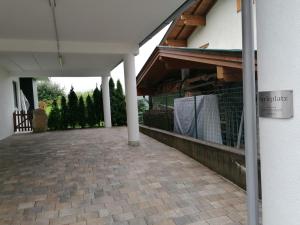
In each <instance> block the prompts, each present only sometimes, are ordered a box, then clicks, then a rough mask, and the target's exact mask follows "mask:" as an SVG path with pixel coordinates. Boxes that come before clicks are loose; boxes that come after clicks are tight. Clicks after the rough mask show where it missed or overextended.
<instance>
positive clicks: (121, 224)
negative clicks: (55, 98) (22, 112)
mask: <svg viewBox="0 0 300 225" xmlns="http://www.w3.org/2000/svg"><path fill="white" fill-rule="evenodd" d="M126 132H127V130H126V128H113V129H85V130H72V131H64V132H48V133H44V134H26V135H15V136H12V137H10V138H8V139H6V140H4V141H0V224H1V225H2V224H5V225H9V224H13V225H25V224H30V225H32V224H41V225H44V224H50V225H54V224H55V225H58V224H69V225H75V224H76V225H92V224H114V225H146V224H147V225H154V224H159V225H185V224H189V225H223V224H227V225H237V224H245V210H246V206H245V194H244V192H242V191H241V190H240V189H239V188H237V187H235V186H234V185H232V184H231V183H229V182H227V181H225V180H223V179H222V178H221V177H219V176H218V175H216V174H215V173H214V172H212V171H210V170H209V169H207V168H206V167H204V166H202V165H201V164H199V163H198V162H196V161H194V160H193V159H191V158H189V157H187V156H185V155H184V154H182V153H181V152H179V151H177V150H175V149H173V148H170V147H168V146H166V145H164V144H161V143H159V142H157V141H155V140H153V139H151V138H149V137H147V136H144V135H141V146H139V147H129V146H128V145H127V133H126Z"/></svg>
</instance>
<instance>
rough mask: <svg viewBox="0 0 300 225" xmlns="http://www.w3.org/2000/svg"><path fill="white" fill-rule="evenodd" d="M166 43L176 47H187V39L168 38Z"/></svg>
mask: <svg viewBox="0 0 300 225" xmlns="http://www.w3.org/2000/svg"><path fill="white" fill-rule="evenodd" d="M166 44H167V45H168V46H174V47H186V46H187V41H186V40H174V39H168V40H166Z"/></svg>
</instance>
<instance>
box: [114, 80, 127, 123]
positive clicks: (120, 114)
mask: <svg viewBox="0 0 300 225" xmlns="http://www.w3.org/2000/svg"><path fill="white" fill-rule="evenodd" d="M114 95H115V101H116V102H117V104H115V107H116V115H115V116H116V123H117V125H118V126H123V125H126V122H127V118H126V102H125V96H124V93H123V88H122V84H121V82H120V80H118V81H117V88H116V90H115V93H114Z"/></svg>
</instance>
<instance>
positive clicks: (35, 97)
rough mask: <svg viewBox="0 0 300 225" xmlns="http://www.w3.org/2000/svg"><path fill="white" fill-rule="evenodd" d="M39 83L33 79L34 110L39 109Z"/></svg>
mask: <svg viewBox="0 0 300 225" xmlns="http://www.w3.org/2000/svg"><path fill="white" fill-rule="evenodd" d="M36 82H37V81H36V80H35V79H32V91H33V103H34V106H33V107H34V109H38V108H39V97H38V90H37V83H36Z"/></svg>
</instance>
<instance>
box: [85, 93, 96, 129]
mask: <svg viewBox="0 0 300 225" xmlns="http://www.w3.org/2000/svg"><path fill="white" fill-rule="evenodd" d="M86 108H87V123H88V125H89V126H90V127H94V126H95V124H96V118H95V111H94V104H93V101H92V98H91V96H90V95H88V96H87V98H86Z"/></svg>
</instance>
